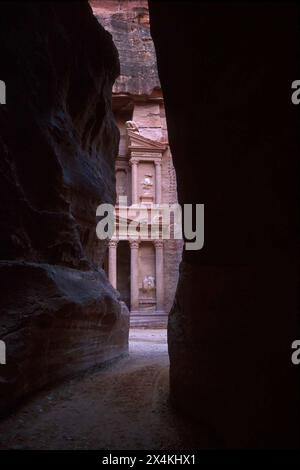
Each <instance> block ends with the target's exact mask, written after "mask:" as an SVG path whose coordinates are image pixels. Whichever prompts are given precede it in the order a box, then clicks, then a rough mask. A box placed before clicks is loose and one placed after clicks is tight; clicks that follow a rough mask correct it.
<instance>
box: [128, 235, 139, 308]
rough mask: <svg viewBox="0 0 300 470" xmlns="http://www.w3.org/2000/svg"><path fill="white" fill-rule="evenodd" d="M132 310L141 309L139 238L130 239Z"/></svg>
mask: <svg viewBox="0 0 300 470" xmlns="http://www.w3.org/2000/svg"><path fill="white" fill-rule="evenodd" d="M129 243H130V254H131V256H130V260H131V261H130V276H131V278H130V279H131V281H130V310H131V313H132V312H135V313H136V312H137V311H138V310H139V273H138V270H139V266H138V254H139V242H138V240H130V241H129Z"/></svg>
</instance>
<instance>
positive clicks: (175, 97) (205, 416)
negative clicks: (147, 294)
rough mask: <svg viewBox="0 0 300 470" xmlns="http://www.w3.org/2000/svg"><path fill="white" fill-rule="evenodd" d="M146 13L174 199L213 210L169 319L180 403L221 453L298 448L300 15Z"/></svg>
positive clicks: (272, 6)
mask: <svg viewBox="0 0 300 470" xmlns="http://www.w3.org/2000/svg"><path fill="white" fill-rule="evenodd" d="M149 6H150V24H151V32H152V37H153V39H154V43H155V46H156V53H157V60H158V70H159V75H160V81H161V84H162V89H163V93H164V98H165V105H166V114H167V123H168V130H169V140H170V145H171V151H172V155H173V158H174V164H175V168H176V172H177V181H178V194H179V200H180V203H181V204H183V203H194V204H196V203H204V204H205V246H204V248H203V250H201V251H198V252H191V251H190V252H185V253H184V257H183V262H182V264H181V272H180V281H179V285H178V289H177V294H176V299H175V303H174V306H173V309H172V312H171V315H170V320H169V348H170V361H171V371H170V378H171V399H172V403H173V405H174V406H176V407H177V408H178V409H180V410H182V411H183V412H184V413H186V414H188V415H189V416H190V417H196V418H197V419H198V420H199V421H202V422H203V423H205V424H206V425H208V426H209V427H210V428H211V430H212V432H214V433H215V445H216V446H221V447H233V446H239V447H289V446H299V444H300V438H299V422H300V421H299V399H300V395H299V366H298V368H297V366H294V365H293V364H292V362H291V352H292V351H291V343H292V341H293V340H295V339H299V337H300V332H299V316H298V315H299V294H298V287H299V283H298V281H299V278H298V259H299V258H298V256H299V252H298V242H297V238H298V236H299V231H298V221H297V216H298V209H299V207H298V205H297V204H298V172H297V170H298V155H299V146H298V138H297V133H299V126H298V123H297V119H296V116H297V113H298V110H297V109H296V107H295V106H293V105H292V103H291V83H292V81H293V80H295V79H297V78H299V69H298V58H299V49H298V45H299V37H298V18H299V10H298V8H297V6H296V5H295V4H289V5H284V4H283V3H268V4H264V5H261V4H253V5H250V4H249V3H247V4H240V5H238V4H237V3H234V4H233V3H227V2H226V3H225V4H224V5H222V4H220V3H217V4H216V3H215V2H212V3H211V4H209V5H208V4H207V3H206V4H201V3H200V4H196V3H192V2H155V1H151V0H150V2H149Z"/></svg>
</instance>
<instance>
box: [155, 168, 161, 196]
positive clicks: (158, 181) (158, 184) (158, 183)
mask: <svg viewBox="0 0 300 470" xmlns="http://www.w3.org/2000/svg"><path fill="white" fill-rule="evenodd" d="M155 203H156V204H160V203H161V162H160V161H155Z"/></svg>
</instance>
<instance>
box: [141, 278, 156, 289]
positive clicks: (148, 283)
mask: <svg viewBox="0 0 300 470" xmlns="http://www.w3.org/2000/svg"><path fill="white" fill-rule="evenodd" d="M154 287H155V281H154V277H153V276H146V277H145V278H144V280H143V290H144V291H145V292H149V291H151V290H153V289H154Z"/></svg>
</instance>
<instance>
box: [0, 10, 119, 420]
mask: <svg viewBox="0 0 300 470" xmlns="http://www.w3.org/2000/svg"><path fill="white" fill-rule="evenodd" d="M0 35H1V44H2V45H3V46H2V51H1V65H0V78H1V79H2V80H4V81H5V82H6V87H7V104H6V105H1V106H0V165H1V166H0V191H1V219H0V223H1V228H0V229H1V244H0V256H1V260H2V261H1V263H0V282H1V287H2V294H1V299H0V318H1V323H0V338H1V339H2V340H5V342H6V346H7V364H6V365H5V366H1V369H0V383H1V392H0V396H1V400H0V403H1V405H0V412H1V413H4V412H6V411H8V409H9V408H10V407H11V406H13V405H14V404H15V403H16V402H17V401H18V400H19V399H20V398H22V397H23V396H24V395H28V394H30V393H32V392H34V391H35V390H37V389H38V388H40V387H43V386H45V385H47V384H49V383H50V382H53V381H56V380H58V379H62V378H65V377H67V376H69V375H71V374H75V373H77V372H78V371H82V370H85V369H87V368H89V367H92V366H98V365H100V364H102V363H103V362H105V361H106V360H111V359H114V358H116V357H118V356H119V355H121V354H123V353H126V352H127V348H128V312H127V310H126V308H123V307H122V305H121V304H120V303H119V301H118V298H117V293H116V291H114V289H113V288H112V287H111V286H110V284H109V283H108V280H107V278H106V276H105V274H104V272H103V270H102V268H101V266H102V262H103V258H104V253H105V250H106V245H105V243H103V242H100V241H99V240H98V239H97V238H96V232H95V227H96V215H95V214H96V207H97V206H98V205H99V204H100V203H102V202H114V200H115V176H114V158H115V155H116V154H117V149H118V142H119V133H118V130H117V127H116V125H115V123H114V120H113V116H112V112H111V90H112V85H113V82H114V80H115V79H116V77H117V76H118V74H119V60H118V54H117V51H116V48H115V46H114V44H113V42H112V39H111V36H110V34H109V33H107V32H106V31H105V30H104V29H103V28H102V27H101V25H99V23H98V21H97V20H96V19H95V18H94V16H93V14H92V11H91V8H90V7H89V5H88V4H87V3H86V2H74V3H72V6H71V7H70V4H55V3H52V4H50V3H45V4H43V3H40V4H38V3H26V4H25V3H20V4H17V5H16V4H13V5H11V4H3V5H1V15H0Z"/></svg>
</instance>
